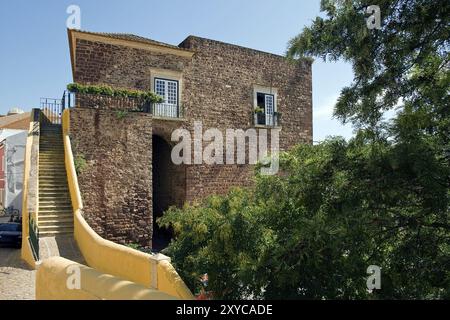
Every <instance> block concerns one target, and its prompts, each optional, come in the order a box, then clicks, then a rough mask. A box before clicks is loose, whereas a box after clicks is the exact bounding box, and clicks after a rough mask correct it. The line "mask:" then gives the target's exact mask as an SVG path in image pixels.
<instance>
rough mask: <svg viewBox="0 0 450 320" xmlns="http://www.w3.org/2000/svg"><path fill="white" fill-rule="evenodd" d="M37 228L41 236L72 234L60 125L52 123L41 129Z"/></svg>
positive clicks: (70, 205)
mask: <svg viewBox="0 0 450 320" xmlns="http://www.w3.org/2000/svg"><path fill="white" fill-rule="evenodd" d="M38 227H39V234H40V236H41V237H52V236H57V235H64V234H67V235H69V234H73V211H72V203H71V201H70V195H69V188H68V185H67V174H66V167H65V164H64V142H63V137H62V128H61V125H53V124H49V125H44V126H43V127H42V128H41V134H40V138H39V213H38Z"/></svg>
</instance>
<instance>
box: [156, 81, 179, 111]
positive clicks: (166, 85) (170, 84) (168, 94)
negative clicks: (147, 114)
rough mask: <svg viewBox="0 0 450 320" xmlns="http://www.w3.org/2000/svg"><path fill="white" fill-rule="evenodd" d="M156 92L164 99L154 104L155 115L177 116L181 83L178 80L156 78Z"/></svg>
mask: <svg viewBox="0 0 450 320" xmlns="http://www.w3.org/2000/svg"><path fill="white" fill-rule="evenodd" d="M154 81H155V83H154V88H155V93H156V94H158V95H159V96H161V97H162V98H163V99H164V102H162V103H156V104H155V105H154V106H153V115H154V116H158V117H169V118H177V117H179V116H180V113H179V85H178V81H177V80H170V79H163V78H155V79H154Z"/></svg>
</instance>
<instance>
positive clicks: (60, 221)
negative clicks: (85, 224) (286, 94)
mask: <svg viewBox="0 0 450 320" xmlns="http://www.w3.org/2000/svg"><path fill="white" fill-rule="evenodd" d="M38 224H39V229H40V228H42V227H69V228H70V227H72V226H73V217H70V218H56V219H53V220H52V219H48V218H44V217H39V222H38Z"/></svg>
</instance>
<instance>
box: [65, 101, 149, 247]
mask: <svg viewBox="0 0 450 320" xmlns="http://www.w3.org/2000/svg"><path fill="white" fill-rule="evenodd" d="M151 123H152V119H151V116H150V115H148V114H145V113H134V112H130V113H128V114H127V115H126V116H125V117H123V118H121V117H120V115H119V114H117V113H116V112H113V111H105V110H94V109H87V108H74V109H71V111H70V138H71V141H72V144H73V150H74V157H76V156H77V155H81V156H84V157H85V159H86V161H87V166H86V167H85V168H84V169H83V170H82V172H81V173H79V174H78V179H79V184H80V189H81V194H82V197H83V205H84V214H85V218H86V221H87V222H88V223H89V225H90V226H91V227H92V228H93V229H94V230H95V231H96V232H97V233H99V234H100V235H101V236H103V237H105V238H106V239H110V240H114V241H116V242H119V243H129V242H134V243H139V244H140V245H143V246H150V245H151V237H152V188H151V186H152V151H151V150H152V128H151Z"/></svg>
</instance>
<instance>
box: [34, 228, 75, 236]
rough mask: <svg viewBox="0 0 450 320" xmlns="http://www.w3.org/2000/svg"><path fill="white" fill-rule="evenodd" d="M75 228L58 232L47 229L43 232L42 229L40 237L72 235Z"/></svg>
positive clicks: (58, 230) (62, 229) (57, 230)
mask: <svg viewBox="0 0 450 320" xmlns="http://www.w3.org/2000/svg"><path fill="white" fill-rule="evenodd" d="M72 233H73V228H67V227H66V228H60V229H56V230H52V229H47V228H44V230H42V231H41V228H39V236H40V237H52V236H55V235H61V234H72Z"/></svg>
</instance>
